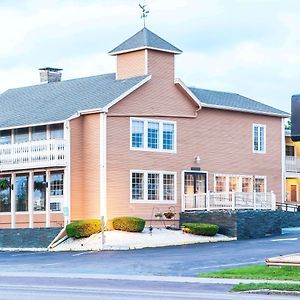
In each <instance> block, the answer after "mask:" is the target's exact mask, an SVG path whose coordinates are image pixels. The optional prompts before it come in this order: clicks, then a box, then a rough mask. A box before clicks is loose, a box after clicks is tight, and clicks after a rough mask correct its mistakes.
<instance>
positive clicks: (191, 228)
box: [182, 223, 219, 236]
mask: <svg viewBox="0 0 300 300" xmlns="http://www.w3.org/2000/svg"><path fill="white" fill-rule="evenodd" d="M182 225H183V226H184V227H185V228H184V231H185V232H188V233H192V234H196V235H205V236H214V235H216V234H217V232H218V231H219V226H218V225H215V224H204V223H184V224H182Z"/></svg>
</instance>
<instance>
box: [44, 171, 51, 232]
mask: <svg viewBox="0 0 300 300" xmlns="http://www.w3.org/2000/svg"><path fill="white" fill-rule="evenodd" d="M46 182H48V186H47V188H46V208H45V209H46V226H45V227H50V224H51V222H50V191H51V175H50V170H46Z"/></svg>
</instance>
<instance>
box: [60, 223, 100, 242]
mask: <svg viewBox="0 0 300 300" xmlns="http://www.w3.org/2000/svg"><path fill="white" fill-rule="evenodd" d="M100 231H101V221H100V220H82V221H75V222H73V223H71V224H68V225H67V226H66V232H67V236H68V237H72V238H75V239H79V238H83V237H89V236H91V235H92V234H94V233H97V232H100Z"/></svg>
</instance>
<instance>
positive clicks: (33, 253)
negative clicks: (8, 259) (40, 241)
mask: <svg viewBox="0 0 300 300" xmlns="http://www.w3.org/2000/svg"><path fill="white" fill-rule="evenodd" d="M41 253H47V251H41V252H30V253H24V252H21V253H17V254H12V255H11V256H27V255H36V254H41Z"/></svg>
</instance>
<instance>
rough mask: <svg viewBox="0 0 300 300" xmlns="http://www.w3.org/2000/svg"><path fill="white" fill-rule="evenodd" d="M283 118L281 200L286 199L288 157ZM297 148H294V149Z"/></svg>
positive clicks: (282, 120)
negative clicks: (286, 155) (286, 156)
mask: <svg viewBox="0 0 300 300" xmlns="http://www.w3.org/2000/svg"><path fill="white" fill-rule="evenodd" d="M284 121H285V120H284V119H281V185H282V186H281V194H282V195H281V202H282V203H284V202H285V201H286V158H285V124H284ZM295 150H296V148H294V151H295Z"/></svg>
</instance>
